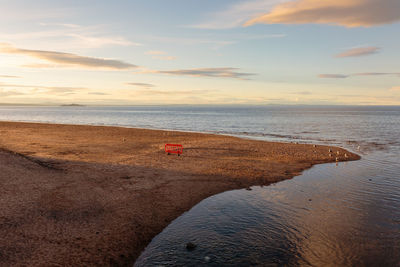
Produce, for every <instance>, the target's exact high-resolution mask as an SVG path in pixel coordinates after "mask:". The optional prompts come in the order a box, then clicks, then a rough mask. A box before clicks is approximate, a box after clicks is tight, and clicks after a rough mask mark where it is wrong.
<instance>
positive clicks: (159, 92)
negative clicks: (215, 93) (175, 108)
mask: <svg viewBox="0 0 400 267" xmlns="http://www.w3.org/2000/svg"><path fill="white" fill-rule="evenodd" d="M210 92H212V91H210V90H182V91H171V90H168V91H162V90H141V91H137V92H135V94H138V95H177V96H185V95H200V94H207V93H210Z"/></svg>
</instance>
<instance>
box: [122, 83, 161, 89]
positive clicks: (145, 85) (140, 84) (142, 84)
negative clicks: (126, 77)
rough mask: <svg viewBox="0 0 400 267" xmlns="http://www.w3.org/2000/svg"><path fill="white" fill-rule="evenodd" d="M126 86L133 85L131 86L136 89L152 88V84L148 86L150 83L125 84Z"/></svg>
mask: <svg viewBox="0 0 400 267" xmlns="http://www.w3.org/2000/svg"><path fill="white" fill-rule="evenodd" d="M126 84H128V85H133V86H138V87H144V88H150V87H154V86H155V85H154V84H150V83H126Z"/></svg>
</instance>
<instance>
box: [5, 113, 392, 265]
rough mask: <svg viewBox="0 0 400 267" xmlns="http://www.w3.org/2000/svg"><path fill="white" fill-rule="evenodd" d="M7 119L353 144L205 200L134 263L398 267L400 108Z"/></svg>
mask: <svg viewBox="0 0 400 267" xmlns="http://www.w3.org/2000/svg"><path fill="white" fill-rule="evenodd" d="M0 120H1V121H25V122H47V123H63V124H84V125H112V126H121V127H136V128H148V129H167V130H180V131H190V132H204V133H216V134H222V135H232V136H238V137H241V138H248V139H257V140H265V141H280V142H292V143H295V142H296V143H309V144H325V145H335V146H340V147H343V148H346V149H348V150H350V151H353V152H355V153H357V154H359V155H360V156H361V157H362V159H361V160H359V161H353V162H344V163H338V164H331V163H330V164H321V165H316V166H314V167H312V168H311V169H309V170H306V171H304V172H303V173H302V174H301V175H299V176H297V177H294V178H293V179H290V180H285V181H282V182H278V183H275V184H272V185H269V186H264V187H260V186H254V187H252V188H251V189H252V190H245V189H241V190H232V191H227V192H223V193H220V194H217V195H214V196H211V197H209V198H207V199H204V200H203V201H201V202H200V203H198V204H197V205H196V206H194V207H193V208H192V209H190V210H189V211H187V212H185V213H184V214H182V215H181V216H180V217H178V218H177V219H175V220H174V221H173V222H172V223H171V224H170V225H168V226H167V227H166V228H165V229H164V230H163V231H162V232H161V233H160V234H158V235H157V236H156V237H154V238H153V240H152V241H151V243H150V244H149V245H148V246H147V248H146V249H145V250H144V251H143V252H142V254H141V256H140V257H139V258H138V259H137V261H136V262H135V266H282V265H283V266H400V106H280V105H276V106H275V105H271V106H102V107H100V106H98V107H97V106H60V107H56V106H48V107H45V106H0ZM188 242H191V243H193V244H195V245H196V247H195V249H193V250H187V249H186V244H187V243H188Z"/></svg>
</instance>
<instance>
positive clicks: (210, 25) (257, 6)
mask: <svg viewBox="0 0 400 267" xmlns="http://www.w3.org/2000/svg"><path fill="white" fill-rule="evenodd" d="M281 2H282V0H253V1H243V2H240V3H236V4H234V5H232V6H230V7H228V8H226V9H224V10H222V11H219V12H215V13H212V14H209V15H208V17H207V19H206V21H204V22H201V23H198V24H196V25H191V26H189V27H191V28H199V29H230V28H235V27H240V26H241V25H242V24H243V23H245V22H246V21H247V20H249V19H250V18H252V17H254V16H255V15H257V14H260V13H263V12H265V11H266V10H269V9H271V8H272V7H273V6H275V5H276V4H278V3H281Z"/></svg>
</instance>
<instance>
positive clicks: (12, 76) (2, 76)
mask: <svg viewBox="0 0 400 267" xmlns="http://www.w3.org/2000/svg"><path fill="white" fill-rule="evenodd" d="M0 78H21V77H19V76H14V75H0Z"/></svg>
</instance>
